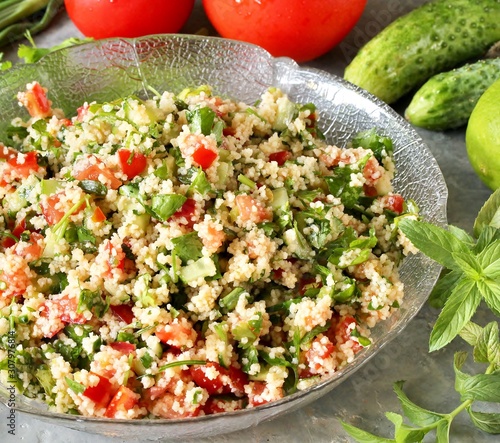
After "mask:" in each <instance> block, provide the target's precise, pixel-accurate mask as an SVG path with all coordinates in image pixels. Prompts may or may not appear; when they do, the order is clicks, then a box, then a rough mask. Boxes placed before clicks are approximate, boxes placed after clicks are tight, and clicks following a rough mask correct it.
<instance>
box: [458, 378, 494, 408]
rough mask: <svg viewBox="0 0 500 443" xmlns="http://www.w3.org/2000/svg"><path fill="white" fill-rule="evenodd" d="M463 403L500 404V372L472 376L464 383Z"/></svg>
mask: <svg viewBox="0 0 500 443" xmlns="http://www.w3.org/2000/svg"><path fill="white" fill-rule="evenodd" d="M461 395H462V401H465V400H474V401H487V402H500V372H498V371H497V372H492V373H491V374H477V375H472V376H470V377H469V378H467V379H466V380H464V383H463V391H462V392H461Z"/></svg>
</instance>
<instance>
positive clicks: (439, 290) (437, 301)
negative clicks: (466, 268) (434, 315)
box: [429, 271, 464, 309]
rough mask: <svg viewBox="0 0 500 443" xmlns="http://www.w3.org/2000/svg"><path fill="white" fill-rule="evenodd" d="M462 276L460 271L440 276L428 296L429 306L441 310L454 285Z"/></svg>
mask: <svg viewBox="0 0 500 443" xmlns="http://www.w3.org/2000/svg"><path fill="white" fill-rule="evenodd" d="M463 276H464V274H463V272H461V271H449V272H447V273H446V274H444V275H442V276H441V277H440V278H439V280H438V281H437V283H436V284H435V285H434V288H433V289H432V292H431V294H430V295H429V304H430V305H431V306H432V307H433V308H437V309H441V308H442V307H443V306H444V304H445V303H446V300H448V298H449V297H450V295H451V293H452V292H453V289H454V287H455V285H456V284H457V282H458V281H459V280H460V279H461V278H463Z"/></svg>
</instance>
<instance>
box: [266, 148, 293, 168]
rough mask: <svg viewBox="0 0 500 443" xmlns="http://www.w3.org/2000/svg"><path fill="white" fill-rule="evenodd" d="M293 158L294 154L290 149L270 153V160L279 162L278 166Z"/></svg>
mask: <svg viewBox="0 0 500 443" xmlns="http://www.w3.org/2000/svg"><path fill="white" fill-rule="evenodd" d="M291 158H292V154H291V153H290V152H289V151H278V152H273V153H272V154H269V161H270V162H276V163H278V166H283V165H284V164H285V163H286V161H287V160H290V159H291Z"/></svg>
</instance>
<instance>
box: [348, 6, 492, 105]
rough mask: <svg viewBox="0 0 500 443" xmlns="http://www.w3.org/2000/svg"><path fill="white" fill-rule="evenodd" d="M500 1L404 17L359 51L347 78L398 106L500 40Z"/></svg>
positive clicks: (436, 8)
mask: <svg viewBox="0 0 500 443" xmlns="http://www.w3.org/2000/svg"><path fill="white" fill-rule="evenodd" d="M499 23H500V2H498V1H497V0H434V1H431V2H429V3H426V4H424V5H422V6H420V7H418V8H416V9H414V10H413V11H411V12H410V13H408V14H406V15H404V16H402V17H400V18H398V19H397V20H395V21H394V22H393V23H391V24H390V25H389V26H387V28H385V29H384V30H383V31H382V32H381V33H380V34H378V35H377V36H375V37H374V38H373V39H372V40H371V41H370V42H368V43H367V44H366V45H365V46H364V47H363V48H361V50H360V51H359V52H358V54H357V55H356V57H354V59H353V60H352V62H351V63H350V64H349V65H348V66H347V68H346V70H345V73H344V78H345V79H346V80H348V81H350V82H351V83H354V84H355V85H358V86H360V87H362V88H363V89H366V90H367V91H369V92H371V93H372V94H374V95H376V96H377V97H378V98H380V99H381V100H383V101H385V102H387V103H393V102H395V101H396V100H397V99H399V98H400V97H402V96H403V95H405V94H406V93H407V92H409V91H411V90H412V89H413V88H415V87H418V86H419V85H421V84H422V83H424V82H425V81H426V80H427V79H428V78H430V77H432V76H433V75H434V74H437V73H439V72H443V71H446V70H449V69H451V68H453V67H455V66H457V65H458V64H459V63H461V62H464V61H467V60H470V59H472V58H477V57H480V56H482V55H483V54H484V53H485V52H486V50H487V49H488V48H489V47H490V46H491V44H493V43H494V42H496V41H498V40H500V26H499Z"/></svg>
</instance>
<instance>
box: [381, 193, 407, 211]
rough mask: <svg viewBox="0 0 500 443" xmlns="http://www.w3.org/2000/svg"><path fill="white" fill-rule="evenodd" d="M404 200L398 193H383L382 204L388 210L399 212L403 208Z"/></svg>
mask: <svg viewBox="0 0 500 443" xmlns="http://www.w3.org/2000/svg"><path fill="white" fill-rule="evenodd" d="M404 203H405V200H404V198H403V197H402V196H401V195H400V194H391V195H385V196H384V197H382V205H383V206H384V208H387V209H389V211H392V212H395V213H396V214H401V213H402V212H403V210H404Z"/></svg>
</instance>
